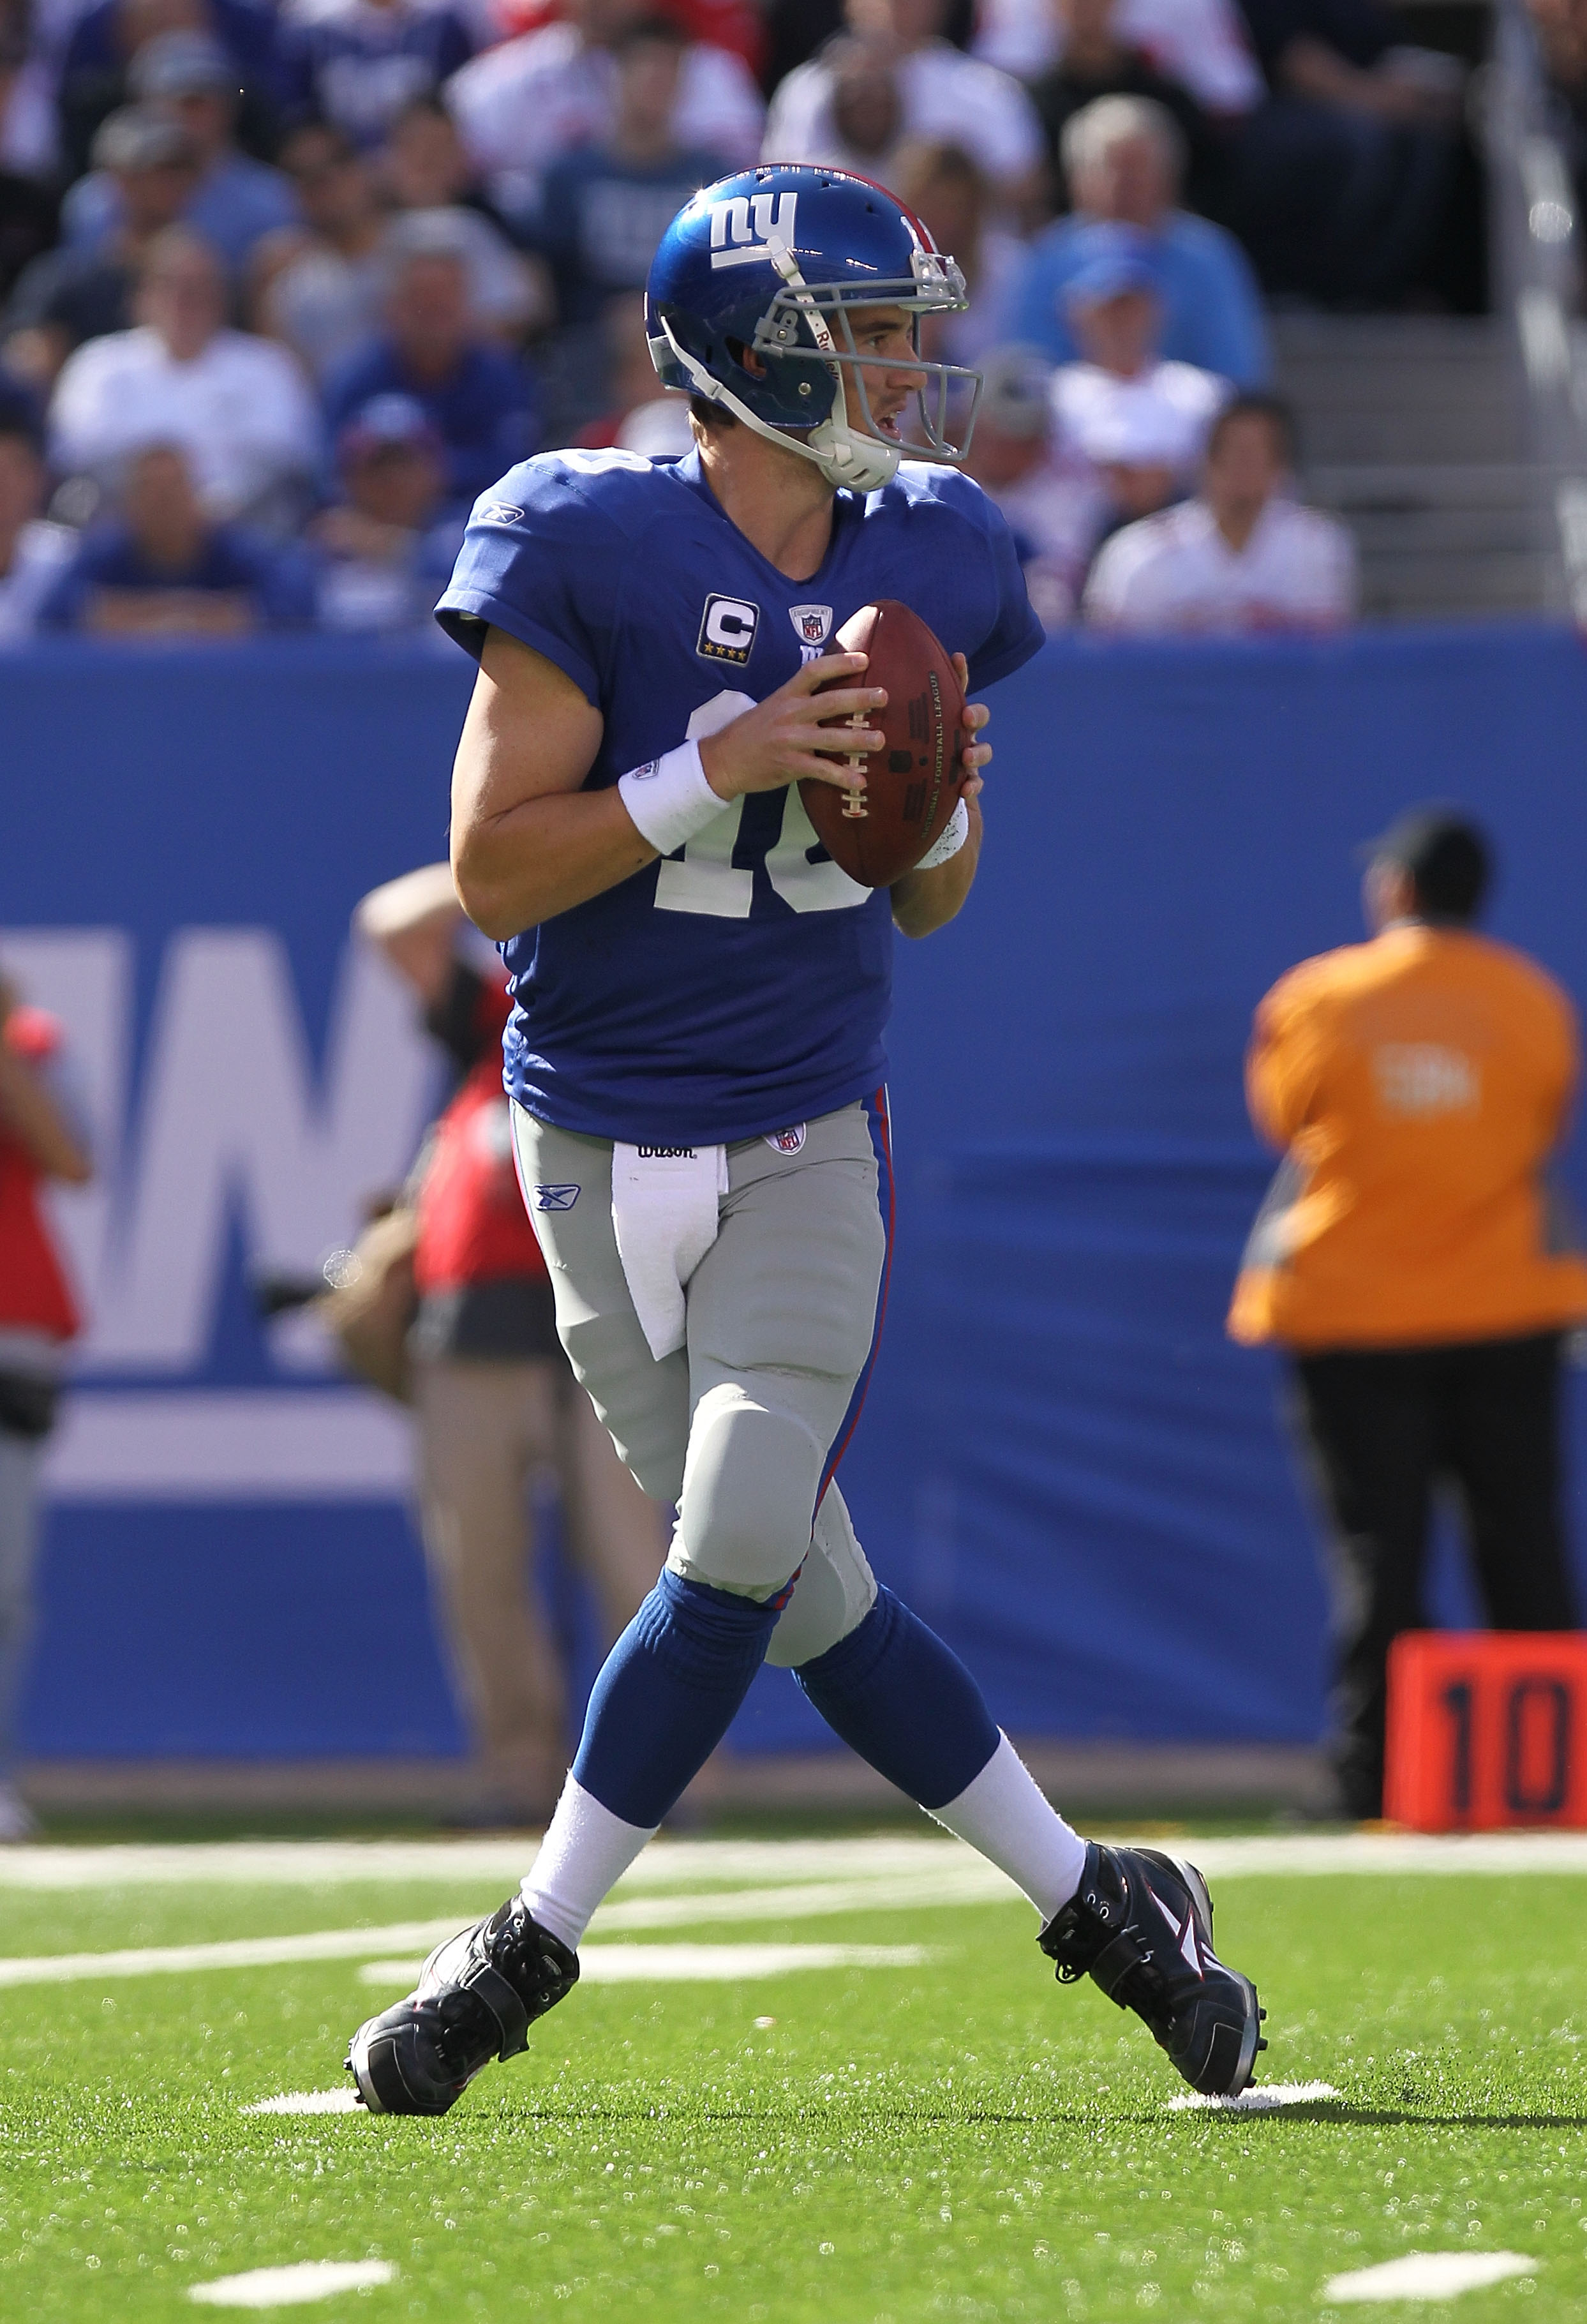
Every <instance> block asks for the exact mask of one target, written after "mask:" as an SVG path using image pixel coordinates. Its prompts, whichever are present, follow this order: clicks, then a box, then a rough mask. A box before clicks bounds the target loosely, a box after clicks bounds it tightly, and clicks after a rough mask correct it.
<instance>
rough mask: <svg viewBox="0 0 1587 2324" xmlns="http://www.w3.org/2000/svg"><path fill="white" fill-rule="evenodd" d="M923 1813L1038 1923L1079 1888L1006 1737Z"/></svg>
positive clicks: (1072, 1861) (1068, 1854) (1048, 1808)
mask: <svg viewBox="0 0 1587 2324" xmlns="http://www.w3.org/2000/svg"><path fill="white" fill-rule="evenodd" d="M559 1812H560V1811H559ZM928 1812H929V1813H930V1814H931V1815H933V1816H935V1818H936V1820H937V1821H938V1822H939V1823H942V1824H946V1825H947V1827H948V1829H949V1831H950V1832H953V1833H954V1834H955V1835H956V1836H957V1837H958V1838H959V1839H960V1840H968V1842H969V1844H970V1846H971V1847H972V1848H976V1849H979V1850H980V1852H981V1854H982V1855H983V1856H985V1857H986V1858H989V1859H990V1861H991V1862H992V1863H994V1864H995V1865H996V1867H997V1868H998V1870H999V1871H1000V1872H1006V1873H1007V1875H1008V1877H1009V1878H1010V1879H1011V1880H1012V1881H1013V1882H1014V1884H1015V1886H1017V1887H1020V1888H1023V1890H1024V1892H1025V1894H1026V1895H1027V1896H1028V1897H1029V1898H1030V1900H1031V1902H1032V1904H1034V1906H1035V1907H1036V1910H1037V1911H1038V1912H1039V1913H1040V1914H1041V1918H1042V1921H1043V1923H1046V1922H1048V1921H1050V1920H1051V1918H1052V1916H1053V1914H1055V1913H1057V1912H1059V1911H1060V1910H1061V1909H1062V1907H1063V1906H1064V1905H1065V1904H1068V1903H1069V1898H1070V1897H1071V1896H1072V1895H1074V1893H1075V1891H1076V1889H1077V1888H1078V1886H1079V1885H1080V1875H1081V1873H1082V1872H1083V1871H1084V1869H1085V1866H1086V1843H1085V1841H1084V1840H1082V1839H1081V1838H1080V1835H1079V1833H1078V1831H1072V1830H1071V1828H1070V1827H1069V1825H1068V1824H1067V1823H1065V1821H1064V1820H1063V1818H1062V1816H1060V1814H1059V1812H1058V1810H1057V1809H1056V1808H1055V1807H1053V1806H1052V1805H1051V1804H1050V1803H1049V1801H1048V1799H1047V1797H1046V1795H1045V1794H1043V1793H1042V1792H1041V1790H1039V1789H1038V1787H1037V1784H1036V1779H1035V1777H1034V1775H1032V1773H1031V1771H1030V1769H1029V1768H1028V1767H1027V1766H1026V1765H1025V1763H1024V1761H1023V1759H1022V1758H1021V1757H1020V1755H1019V1753H1018V1752H1017V1751H1016V1750H1015V1749H1014V1745H1013V1744H1012V1743H1011V1742H1010V1741H1009V1739H1008V1738H1007V1736H1006V1735H1005V1736H1004V1738H1003V1740H1002V1741H1001V1742H1000V1743H999V1744H998V1746H997V1748H996V1750H995V1751H994V1753H993V1754H992V1757H990V1758H989V1759H988V1760H987V1762H986V1766H984V1767H983V1768H982V1770H981V1772H980V1774H979V1775H977V1777H976V1780H975V1782H974V1783H973V1784H966V1785H965V1788H964V1790H963V1791H962V1792H960V1794H959V1797H958V1798H957V1799H956V1800H949V1803H948V1804H947V1806H946V1807H940V1808H931V1810H929V1811H928ZM547 1838H549V1834H547Z"/></svg>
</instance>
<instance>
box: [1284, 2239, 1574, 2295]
mask: <svg viewBox="0 0 1587 2324" xmlns="http://www.w3.org/2000/svg"><path fill="white" fill-rule="evenodd" d="M1537 2265H1538V2263H1537V2261H1536V2260H1535V2259H1523V2258H1522V2256H1521V2255H1520V2253H1519V2252H1463V2251H1452V2252H1408V2253H1407V2255H1406V2256H1405V2257H1404V2259H1390V2260H1385V2261H1384V2263H1383V2264H1382V2266H1381V2267H1355V2268H1352V2269H1351V2271H1350V2273H1349V2274H1348V2275H1332V2276H1330V2277H1329V2278H1328V2281H1327V2282H1326V2283H1325V2284H1324V2286H1323V2298H1324V2299H1325V2301H1353V2300H1454V2299H1456V2298H1457V2297H1458V2296H1459V2294H1460V2293H1461V2292H1477V2291H1480V2290H1481V2288H1482V2285H1483V2284H1485V2283H1502V2282H1504V2281H1505V2278H1506V2277H1507V2276H1511V2275H1532V2274H1534V2273H1536V2272H1537Z"/></svg>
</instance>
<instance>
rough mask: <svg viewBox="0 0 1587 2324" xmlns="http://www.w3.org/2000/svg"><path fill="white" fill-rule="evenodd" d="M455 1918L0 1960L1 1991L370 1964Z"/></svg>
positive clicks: (424, 1940)
mask: <svg viewBox="0 0 1587 2324" xmlns="http://www.w3.org/2000/svg"><path fill="white" fill-rule="evenodd" d="M459 1926H460V1923H459V1920H458V1917H457V1915H456V1914H451V1915H449V1917H448V1918H447V1919H445V1921H399V1922H397V1923H394V1924H393V1925H392V1926H390V1927H389V1928H384V1929H316V1930H315V1931H314V1932H311V1933H310V1934H308V1935H307V1936H301V1937H234V1938H227V1939H225V1941H222V1942H220V1943H216V1944H211V1945H139V1946H137V1947H135V1948H133V1949H131V1950H127V1951H126V1952H119V1953H44V1954H40V1955H36V1956H34V1957H33V1958H32V1959H23V1960H0V1986H5V1985H70V1984H75V1983H78V1982H79V1981H80V1980H81V1979H83V1978H93V1979H98V1978H112V1977H156V1976H159V1975H161V1974H162V1973H163V1972H165V1971H167V1970H170V1969H278V1968H280V1967H282V1966H283V1965H284V1964H285V1963H287V1962H289V1961H312V1960H368V1959H369V1957H370V1955H371V1954H372V1953H383V1952H390V1951H392V1950H394V1949H395V1948H396V1947H397V1946H399V1945H412V1946H413V1947H415V1948H416V1949H417V1950H424V1951H426V1952H427V1951H428V1950H429V1949H430V1947H431V1946H432V1945H438V1944H439V1943H440V1941H441V1940H442V1938H443V1937H451V1936H455V1935H456V1933H457V1931H458V1928H459Z"/></svg>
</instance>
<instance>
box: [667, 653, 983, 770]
mask: <svg viewBox="0 0 1587 2324" xmlns="http://www.w3.org/2000/svg"><path fill="white" fill-rule="evenodd" d="M866 662H867V656H866V655H865V654H862V653H839V654H822V656H821V659H820V660H819V661H809V662H806V663H805V665H804V667H803V669H801V670H800V671H798V672H797V673H796V675H795V676H794V677H793V678H790V679H789V680H788V683H787V684H786V686H779V687H778V688H777V690H776V692H775V694H768V695H767V696H766V700H765V701H764V702H757V704H756V705H755V707H754V709H753V710H747V711H746V712H745V713H744V715H743V716H742V717H741V718H735V719H734V721H733V723H732V724H731V725H730V726H724V727H722V728H721V729H720V732H719V733H715V734H708V735H706V736H705V737H704V739H703V740H702V742H701V745H700V763H701V765H702V768H703V769H704V770H705V779H706V781H707V782H708V783H709V784H710V785H711V789H712V790H713V791H714V792H715V793H716V795H717V797H718V798H720V799H735V798H741V797H742V796H743V795H744V794H745V793H746V792H748V791H775V790H781V789H782V788H783V787H784V785H785V784H787V783H797V782H802V781H803V779H804V778H805V777H806V776H807V775H813V776H814V777H815V779H816V780H817V781H818V782H821V783H831V784H833V785H834V786H835V787H836V788H838V789H839V790H846V791H847V790H863V789H864V788H865V776H864V774H863V773H860V772H858V771H857V770H855V769H853V768H851V767H849V764H848V763H847V761H844V760H841V759H830V758H819V757H818V756H817V755H816V754H817V752H821V751H879V750H881V749H883V748H884V746H885V741H886V737H885V735H883V734H881V733H878V731H877V730H876V727H874V726H859V727H854V728H849V729H845V730H840V731H839V732H837V733H834V731H833V730H832V729H831V728H830V726H828V725H826V724H825V723H824V722H825V721H826V720H828V719H830V718H849V717H851V716H853V715H854V714H855V713H856V712H857V711H858V712H859V713H860V714H861V715H864V714H865V713H866V712H867V711H870V710H880V709H881V708H882V707H883V705H885V702H886V699H887V696H886V693H885V689H884V688H883V687H879V686H858V685H855V686H838V687H833V688H832V690H831V692H830V694H823V695H822V696H821V698H820V700H819V701H817V700H816V699H815V698H814V696H815V690H816V688H817V687H818V686H824V685H825V684H826V683H827V682H828V680H829V679H830V678H845V677H847V678H858V675H859V673H860V672H861V670H863V669H865V666H866ZM983 715H985V714H983Z"/></svg>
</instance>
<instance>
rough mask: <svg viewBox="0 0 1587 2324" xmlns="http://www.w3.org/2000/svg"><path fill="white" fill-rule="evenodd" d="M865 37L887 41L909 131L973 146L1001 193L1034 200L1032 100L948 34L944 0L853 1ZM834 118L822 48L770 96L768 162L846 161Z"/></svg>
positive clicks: (1014, 202)
mask: <svg viewBox="0 0 1587 2324" xmlns="http://www.w3.org/2000/svg"><path fill="white" fill-rule="evenodd" d="M847 13H848V18H849V25H850V27H851V28H852V30H853V31H854V32H857V33H858V34H859V36H860V37H861V38H862V39H873V40H878V41H887V42H892V43H893V45H894V49H895V51H896V61H895V63H894V72H895V73H896V76H897V80H898V88H899V94H900V96H901V97H902V98H903V101H904V134H905V135H906V136H908V137H951V138H953V139H954V140H955V141H956V142H957V143H961V144H963V145H965V146H966V147H968V150H969V152H972V153H973V154H974V155H975V157H976V159H977V161H978V162H979V164H980V166H981V167H982V169H983V170H985V171H986V174H987V176H988V177H989V178H990V179H991V180H992V181H993V183H994V184H995V187H996V188H997V190H998V194H999V197H1000V198H1001V199H1003V200H1004V201H1005V202H1007V203H1009V204H1010V205H1011V206H1013V207H1015V208H1019V207H1021V206H1024V205H1028V204H1030V203H1031V202H1032V200H1033V199H1035V198H1036V197H1037V195H1038V193H1039V190H1040V187H1041V169H1042V161H1043V155H1044V152H1045V147H1044V143H1043V140H1042V134H1041V122H1040V120H1039V119H1038V117H1037V114H1036V108H1035V106H1033V105H1032V102H1031V100H1030V98H1029V97H1028V96H1027V95H1026V94H1025V92H1024V90H1023V88H1021V87H1020V85H1019V83H1018V81H1017V80H1014V79H1012V78H1010V76H1009V75H1008V74H1007V73H1004V72H999V71H998V70H997V69H996V67H995V66H994V65H988V64H983V63H982V62H981V61H980V60H979V59H978V58H976V57H967V56H966V55H965V54H964V52H963V51H962V50H960V49H956V48H953V47H952V46H950V44H949V42H947V41H945V40H943V39H942V37H941V32H942V23H943V18H944V17H945V15H946V14H947V0H848V10H847ZM838 137H839V133H838V128H837V124H836V123H835V122H834V119H833V58H832V51H830V49H823V50H821V51H820V52H819V53H818V54H817V55H815V56H813V57H812V58H811V60H810V61H809V63H808V64H803V65H800V66H799V67H797V69H795V70H794V71H793V72H791V73H790V74H789V75H788V78H787V79H786V80H785V81H784V83H783V85H782V87H781V88H779V89H778V90H777V92H776V94H775V97H773V98H772V105H771V112H770V114H769V115H768V117H767V120H766V141H765V143H764V144H763V145H762V147H761V153H762V157H763V159H765V160H766V161H815V162H825V163H827V164H828V165H829V166H830V167H841V166H842V164H841V162H840V161H839V158H838V144H837V143H836V142H835V141H837V140H838Z"/></svg>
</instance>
